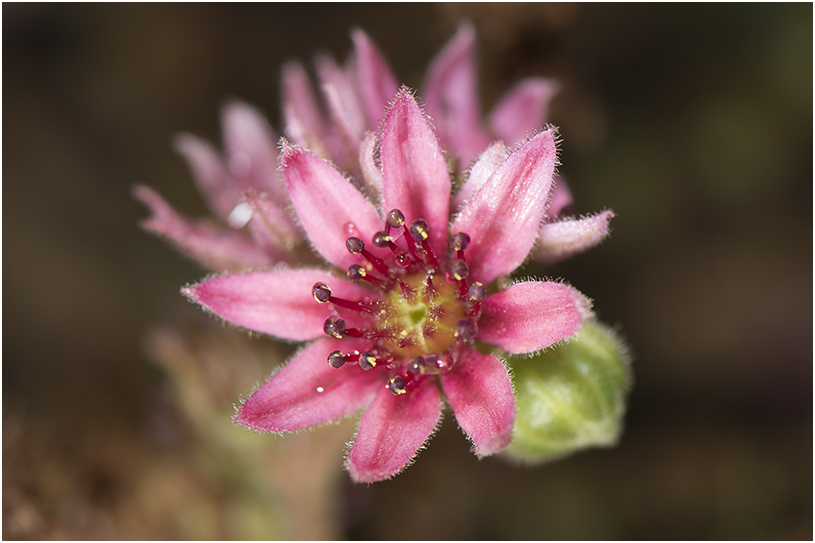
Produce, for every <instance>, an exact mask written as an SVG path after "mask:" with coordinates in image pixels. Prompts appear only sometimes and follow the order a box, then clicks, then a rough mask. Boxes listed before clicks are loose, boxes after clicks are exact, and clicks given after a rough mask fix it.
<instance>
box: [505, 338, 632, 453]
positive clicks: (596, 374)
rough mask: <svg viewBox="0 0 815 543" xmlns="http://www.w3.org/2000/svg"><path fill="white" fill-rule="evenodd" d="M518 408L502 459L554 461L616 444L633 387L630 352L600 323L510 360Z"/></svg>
mask: <svg viewBox="0 0 815 543" xmlns="http://www.w3.org/2000/svg"><path fill="white" fill-rule="evenodd" d="M508 363H509V365H510V366H511V367H512V369H513V371H514V382H515V392H516V406H517V409H518V414H517V418H516V420H515V428H514V430H513V436H512V437H513V440H512V444H511V445H510V446H509V447H507V448H506V449H504V451H503V454H505V455H507V456H510V457H512V458H516V459H520V460H523V461H526V462H544V461H548V460H554V459H555V458H559V457H561V456H565V455H567V454H570V453H572V452H575V451H578V450H580V449H585V448H588V447H610V446H613V445H616V443H617V441H618V440H619V437H620V434H621V432H622V425H623V415H624V414H625V399H626V395H627V393H628V391H629V390H630V388H631V370H630V364H629V356H628V351H627V349H626V347H625V346H624V345H623V343H622V341H620V340H619V339H618V338H617V336H616V334H615V333H614V332H613V331H612V330H611V329H610V328H608V327H607V326H605V325H603V324H600V323H598V322H586V323H585V324H584V325H583V328H582V329H581V331H580V332H579V333H578V334H576V335H575V336H574V337H572V338H571V339H570V340H569V342H568V343H564V344H562V345H560V346H558V347H556V348H554V349H550V350H548V351H545V352H543V353H541V354H538V355H536V356H533V357H529V358H523V357H515V356H513V357H509V359H508Z"/></svg>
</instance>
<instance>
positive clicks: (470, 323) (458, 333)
mask: <svg viewBox="0 0 815 543" xmlns="http://www.w3.org/2000/svg"><path fill="white" fill-rule="evenodd" d="M477 334H478V323H476V322H475V319H473V318H472V317H465V318H463V319H461V320H460V321H458V323H456V329H455V332H453V335H454V336H455V337H456V339H457V340H459V341H460V342H463V343H469V342H471V341H473V340H474V339H475V336H476V335H477Z"/></svg>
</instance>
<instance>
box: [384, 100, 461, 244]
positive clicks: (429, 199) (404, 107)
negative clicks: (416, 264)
mask: <svg viewBox="0 0 815 543" xmlns="http://www.w3.org/2000/svg"><path fill="white" fill-rule="evenodd" d="M380 160H381V162H382V175H383V178H384V186H383V187H382V198H383V202H384V204H383V207H382V212H383V213H388V212H389V211H390V210H391V209H399V210H401V211H402V213H404V214H405V218H406V219H407V221H408V223H411V222H413V221H415V220H417V219H424V220H426V221H427V224H428V225H429V227H430V241H431V243H432V244H433V246H434V247H438V248H439V249H441V250H446V249H447V226H448V221H449V212H450V174H449V173H448V171H447V163H446V162H445V161H444V156H443V155H442V153H441V149H440V148H439V142H438V140H437V139H436V135H435V134H434V132H433V128H432V127H431V126H430V123H428V121H427V119H426V118H425V116H424V114H423V113H422V110H421V109H419V105H418V104H417V103H416V100H415V98H414V97H413V95H411V93H410V91H409V90H408V89H407V88H406V87H402V89H401V90H400V91H399V94H397V96H396V99H395V101H394V103H393V106H392V107H391V109H390V111H388V114H387V116H386V117H385V123H384V127H383V130H382V143H381V145H380ZM439 249H437V250H439Z"/></svg>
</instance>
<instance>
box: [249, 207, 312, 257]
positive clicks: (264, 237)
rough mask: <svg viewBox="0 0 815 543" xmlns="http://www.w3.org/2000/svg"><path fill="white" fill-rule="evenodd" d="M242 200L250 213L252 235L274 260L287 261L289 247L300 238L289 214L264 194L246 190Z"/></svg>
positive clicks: (299, 232) (300, 234) (300, 235)
mask: <svg viewBox="0 0 815 543" xmlns="http://www.w3.org/2000/svg"><path fill="white" fill-rule="evenodd" d="M244 200H245V202H246V205H248V206H249V207H250V209H251V213H252V216H251V218H250V219H249V229H250V231H251V232H252V237H253V238H254V239H255V241H256V242H257V243H258V244H259V245H260V246H261V247H263V248H264V249H265V250H266V251H267V252H268V253H269V254H272V255H274V256H275V257H276V260H278V261H283V262H289V261H290V260H289V258H290V256H291V255H290V252H291V247H292V246H293V245H294V244H295V243H297V242H298V241H299V240H300V239H302V232H301V231H300V230H299V229H298V228H297V226H296V225H295V224H294V221H293V219H292V217H291V215H290V214H289V213H287V212H286V211H285V210H283V209H282V208H281V207H280V206H279V205H277V204H276V203H275V202H272V201H271V200H269V199H268V198H267V197H266V196H265V195H261V194H256V193H254V192H248V193H246V194H245V195H244Z"/></svg>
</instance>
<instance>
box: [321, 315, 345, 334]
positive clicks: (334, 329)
mask: <svg viewBox="0 0 815 543" xmlns="http://www.w3.org/2000/svg"><path fill="white" fill-rule="evenodd" d="M323 332H325V335H327V336H331V337H335V338H337V339H342V338H343V337H345V332H346V327H345V321H344V320H342V319H341V318H339V317H337V316H336V315H331V316H330V317H328V318H327V319H326V320H325V324H323Z"/></svg>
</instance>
